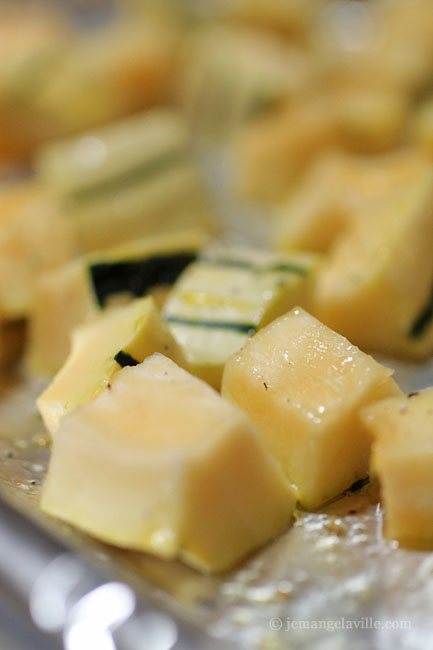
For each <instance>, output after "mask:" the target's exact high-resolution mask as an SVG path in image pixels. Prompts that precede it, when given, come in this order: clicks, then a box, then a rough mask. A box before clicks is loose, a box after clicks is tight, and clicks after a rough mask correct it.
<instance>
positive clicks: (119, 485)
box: [41, 354, 294, 571]
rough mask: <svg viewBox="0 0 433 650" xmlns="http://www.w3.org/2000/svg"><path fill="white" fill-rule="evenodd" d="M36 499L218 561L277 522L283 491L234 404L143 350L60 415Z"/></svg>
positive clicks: (130, 539)
mask: <svg viewBox="0 0 433 650" xmlns="http://www.w3.org/2000/svg"><path fill="white" fill-rule="evenodd" d="M77 468H79V471H77ZM41 505H42V509H43V510H44V511H45V512H47V513H49V514H51V515H55V516H56V517H60V518H61V519H63V520H65V521H68V522H70V523H72V524H74V525H76V526H78V527H80V528H82V529H84V530H86V531H87V532H89V533H92V534H93V535H95V536H97V537H99V538H101V539H102V540H104V541H106V542H109V543H112V544H116V545H119V546H124V547H127V548H133V549H138V550H142V551H148V552H151V553H154V554H156V555H159V556H161V557H163V558H167V559H172V558H176V557H178V556H180V557H181V558H183V559H185V560H186V561H187V562H188V563H189V564H191V565H192V566H194V567H197V568H199V569H201V570H205V571H222V570H226V569H229V568H230V567H232V566H233V565H234V564H235V563H236V562H238V561H239V560H241V559H242V558H243V557H244V556H245V555H246V554H248V553H249V552H251V551H252V550H254V549H256V548H257V547H259V546H260V545H262V544H264V543H266V542H267V541H268V540H270V539H271V538H272V537H274V536H275V535H277V534H279V533H281V532H282V531H283V530H284V529H285V528H286V527H287V526H288V524H289V522H290V519H291V516H292V512H293V507H294V495H293V491H292V490H291V488H290V487H289V485H288V483H287V481H286V479H285V477H284V475H283V473H282V471H281V469H280V467H279V466H278V463H277V462H276V461H275V460H274V458H272V456H271V454H269V452H268V451H267V450H266V448H265V446H264V444H263V441H262V440H261V438H260V436H259V435H258V433H257V432H256V431H255V430H254V428H253V427H252V425H251V423H250V422H249V421H248V420H247V418H246V417H245V415H244V414H243V413H241V411H239V410H238V409H237V408H236V407H235V406H233V405H232V404H230V403H229V402H227V401H226V400H224V399H223V398H222V397H221V396H220V395H218V393H216V392H215V391H214V390H213V389H212V388H210V387H209V386H207V385H206V384H205V383H204V382H202V381H200V380H199V379H197V378H195V377H192V376H191V375H189V374H188V373H187V372H185V371H184V370H182V369H181V368H179V367H178V366H177V365H176V364H175V363H173V362H172V361H170V360H169V359H167V358H166V357H164V356H162V355H160V354H155V355H153V356H151V357H149V358H148V359H146V360H145V361H144V363H142V364H140V365H137V366H134V367H130V368H123V369H122V370H121V371H120V372H118V373H117V374H116V376H115V377H114V378H113V381H112V384H111V388H110V390H105V391H103V392H102V393H101V394H100V395H99V396H98V397H97V398H96V399H95V400H93V401H92V402H89V403H88V404H85V405H83V406H81V407H79V408H77V409H75V411H74V412H72V413H70V414H69V415H67V416H66V417H65V418H64V419H63V421H62V424H61V426H60V429H59V431H58V433H57V435H56V437H55V439H54V444H53V450H52V458H51V464H50V468H49V472H48V476H47V479H46V482H45V485H44V489H43V495H42V502H41Z"/></svg>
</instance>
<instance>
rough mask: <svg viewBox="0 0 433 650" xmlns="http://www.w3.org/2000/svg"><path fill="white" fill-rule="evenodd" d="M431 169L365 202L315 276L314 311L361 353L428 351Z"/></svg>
mask: <svg viewBox="0 0 433 650" xmlns="http://www.w3.org/2000/svg"><path fill="white" fill-rule="evenodd" d="M432 250H433V167H431V166H428V167H427V168H426V169H424V171H423V172H422V173H420V174H419V175H418V176H417V177H416V178H414V179H412V180H411V181H410V182H408V183H406V184H405V185H404V186H403V187H402V188H400V189H399V190H398V191H397V190H395V191H394V192H393V193H392V194H391V195H387V196H386V197H385V198H383V199H382V200H380V201H378V202H377V203H375V204H374V205H369V206H368V207H367V208H366V210H363V211H362V212H361V213H360V214H359V215H358V218H357V219H356V220H354V221H353V223H352V227H351V229H350V231H348V232H347V233H346V235H345V237H344V238H342V239H341V240H340V242H338V244H336V246H335V247H334V249H333V251H332V255H331V257H330V260H329V263H328V264H326V265H324V266H323V268H322V269H321V271H320V273H319V274H318V278H317V283H316V301H315V307H314V313H315V315H317V317H318V318H319V319H320V320H321V321H322V322H324V323H326V325H328V326H329V327H331V328H332V329H334V330H336V331H337V332H339V333H341V334H343V335H344V336H347V337H348V338H349V339H350V340H351V341H353V343H355V344H356V345H359V346H360V347H361V348H362V349H365V350H375V351H378V352H382V353H389V354H391V355H396V356H401V357H411V358H419V359H421V358H426V357H429V356H430V355H431V354H432V352H433V319H432V316H433V306H432V297H431V296H432V287H433V255H432Z"/></svg>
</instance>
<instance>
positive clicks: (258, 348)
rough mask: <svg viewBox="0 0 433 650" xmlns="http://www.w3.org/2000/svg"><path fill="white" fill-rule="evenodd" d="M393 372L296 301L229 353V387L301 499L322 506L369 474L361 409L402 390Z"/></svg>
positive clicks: (228, 393)
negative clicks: (293, 305) (283, 314)
mask: <svg viewBox="0 0 433 650" xmlns="http://www.w3.org/2000/svg"><path fill="white" fill-rule="evenodd" d="M391 374H392V372H391V370H389V369H387V368H384V367H383V366H381V365H380V364H379V363H377V362H376V361H374V359H372V358H371V357H369V356H368V355H366V354H364V353H363V352H361V351H360V350H359V349H358V348H356V347H355V346H353V345H351V344H350V343H349V341H348V340H347V339H345V338H344V337H342V336H340V335H339V334H337V333H336V332H333V331H332V330H330V329H329V328H327V327H326V326H325V325H322V323H320V322H319V321H317V320H316V319H315V318H313V317H312V316H310V315H309V314H308V313H306V312H305V311H303V310H302V309H300V308H296V309H293V310H292V311H290V312H289V313H288V314H286V315H285V316H282V317H281V318H278V319H277V320H275V321H273V322H272V323H271V324H270V325H268V326H267V327H265V328H264V329H262V330H260V332H257V334H255V336H253V337H252V338H251V339H250V340H249V341H248V342H247V343H246V344H245V345H244V347H243V348H242V350H240V351H239V352H238V353H237V354H234V355H233V356H232V357H231V358H230V359H229V360H228V362H227V364H226V367H225V370H224V376H223V382H222V394H223V395H224V396H225V397H227V398H228V399H230V400H231V401H232V402H234V403H235V404H237V405H238V406H240V407H241V408H242V409H243V410H244V411H245V413H246V414H247V415H248V416H249V417H250V418H251V420H252V421H253V422H254V423H255V425H256V426H257V428H258V429H259V431H260V432H261V434H262V436H263V438H264V440H265V442H266V443H267V445H268V447H269V449H270V450H271V451H272V452H273V453H274V455H275V457H276V458H277V459H278V460H279V461H280V463H281V464H282V467H283V470H284V471H285V473H286V475H287V477H288V479H289V480H290V481H291V482H292V483H294V484H295V485H296V487H297V488H298V500H299V502H300V504H301V506H303V507H305V508H307V509H314V508H317V507H318V506H320V505H321V504H322V503H324V502H326V501H328V500H329V499H331V498H333V497H335V496H337V495H339V494H340V493H341V492H343V491H344V490H345V489H346V488H349V487H350V486H351V485H352V483H354V482H355V481H357V480H359V479H362V478H365V477H366V476H367V475H368V457H369V448H370V439H369V435H368V433H367V431H366V429H365V427H364V426H363V424H362V422H361V419H360V416H359V410H360V408H361V407H362V406H364V405H366V404H368V403H370V402H371V401H374V400H376V399H381V398H382V397H387V396H389V395H394V394H398V393H399V392H400V390H399V388H398V387H397V385H396V384H395V382H394V381H393V379H392V378H391Z"/></svg>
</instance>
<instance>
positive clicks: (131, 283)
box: [27, 229, 205, 375]
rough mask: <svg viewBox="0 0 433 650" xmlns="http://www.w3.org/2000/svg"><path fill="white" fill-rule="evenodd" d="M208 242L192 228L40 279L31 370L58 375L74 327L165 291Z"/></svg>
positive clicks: (77, 262) (88, 259) (90, 257)
mask: <svg viewBox="0 0 433 650" xmlns="http://www.w3.org/2000/svg"><path fill="white" fill-rule="evenodd" d="M204 239H205V234H204V233H203V231H200V230H194V229H192V230H184V231H179V232H176V231H175V232H172V233H170V234H168V235H156V236H155V237H145V238H143V239H138V240H135V241H133V242H130V243H128V244H123V245H121V246H116V247H114V248H111V249H109V250H106V251H103V252H100V253H94V254H93V255H87V256H85V257H81V258H79V259H76V260H73V261H72V262H70V263H69V264H66V265H64V266H63V267H61V268H60V269H57V270H55V271H52V272H50V273H46V274H44V275H43V276H41V277H40V278H39V280H38V282H37V283H36V287H35V304H34V309H33V313H32V318H31V321H30V332H29V346H28V363H27V366H28V368H29V370H30V372H32V373H34V374H42V375H53V374H54V373H55V372H57V371H58V370H59V368H61V366H62V364H63V363H64V361H65V359H66V357H67V355H68V352H69V349H70V337H71V334H72V331H73V330H74V328H75V327H78V326H79V325H82V324H83V323H86V322H89V321H90V320H92V319H93V318H96V317H97V316H99V315H101V314H102V313H103V311H104V310H105V309H106V308H107V307H109V306H110V305H112V304H118V303H119V302H123V303H125V302H127V301H128V300H131V299H132V298H134V297H135V298H140V297H142V296H144V295H146V294H148V293H151V294H152V295H155V292H158V293H160V292H161V291H163V292H165V291H166V290H167V287H168V286H169V285H170V284H171V283H173V282H174V281H175V280H176V278H177V276H178V275H179V274H180V273H181V271H183V269H184V268H185V267H186V266H187V265H188V264H189V263H190V262H192V261H193V260H194V259H195V258H196V256H197V252H198V249H199V248H200V246H201V245H202V244H203V241H204Z"/></svg>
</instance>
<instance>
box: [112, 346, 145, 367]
mask: <svg viewBox="0 0 433 650" xmlns="http://www.w3.org/2000/svg"><path fill="white" fill-rule="evenodd" d="M114 360H115V361H117V363H118V364H119V366H121V367H122V368H124V367H125V366H138V363H139V362H138V361H137V360H136V359H134V357H131V355H130V354H128V353H127V352H123V350H120V352H118V353H117V354H116V356H115V357H114Z"/></svg>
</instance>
